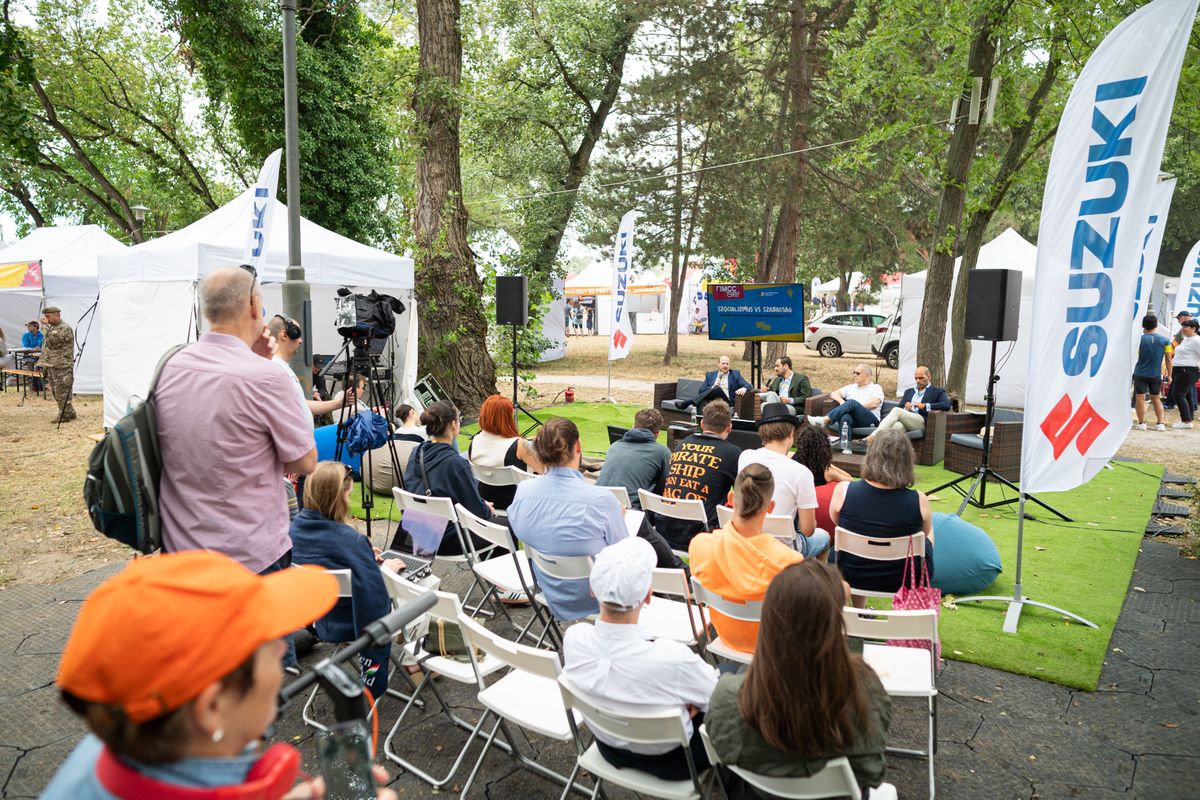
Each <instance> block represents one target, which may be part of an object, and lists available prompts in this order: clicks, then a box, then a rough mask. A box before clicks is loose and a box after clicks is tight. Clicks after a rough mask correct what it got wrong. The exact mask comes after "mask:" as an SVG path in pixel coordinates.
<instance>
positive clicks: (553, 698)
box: [479, 669, 579, 742]
mask: <svg viewBox="0 0 1200 800" xmlns="http://www.w3.org/2000/svg"><path fill="white" fill-rule="evenodd" d="M479 702H481V703H483V705H484V707H485V708H489V709H491V710H492V711H494V712H495V713H496V714H498V715H500V716H501V717H503V718H504V719H507V720H509V721H511V722H515V723H516V724H518V725H520V726H521V727H522V728H525V729H527V730H531V731H536V732H537V733H540V734H542V735H543V736H548V737H550V738H551V739H557V740H558V741H560V742H566V741H570V739H571V727H570V725H568V724H567V712H566V709H564V708H563V702H562V693H561V692H560V691H559V688H558V683H557V682H556V681H552V680H550V679H549V678H543V677H541V676H540V675H534V674H533V673H531V672H525V671H524V670H519V669H515V670H513V671H512V672H510V673H508V674H507V675H505V676H504V677H503V678H501V679H500V680H498V681H496V682H495V683H493V684H492V685H491V686H489V687H487V688H486V689H484V690H483V691H482V692H480V693H479ZM575 718H576V720H578V719H579V716H578V715H576V717H575Z"/></svg>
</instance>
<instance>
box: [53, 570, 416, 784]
mask: <svg viewBox="0 0 1200 800" xmlns="http://www.w3.org/2000/svg"><path fill="white" fill-rule="evenodd" d="M337 594H338V589H337V581H335V580H334V579H333V576H332V575H329V574H328V573H326V572H324V571H323V570H320V569H315V568H311V567H306V568H297V569H288V570H283V571H282V572H278V573H275V574H273V575H269V576H266V577H260V576H258V575H255V574H254V573H252V572H250V571H249V570H247V569H246V568H245V567H243V566H241V565H239V564H237V563H236V562H234V561H232V560H230V559H229V558H228V557H226V556H223V555H221V554H219V553H208V552H199V551H198V552H190V553H178V554H172V555H163V556H159V557H156V558H143V559H138V560H136V561H134V562H133V563H131V564H130V565H129V566H127V567H126V568H125V569H124V570H122V571H121V572H120V573H118V574H117V575H116V576H114V577H112V578H110V579H109V580H107V581H105V582H104V583H103V584H101V585H100V587H99V588H98V589H96V590H95V591H94V592H92V594H91V596H89V597H88V599H87V600H85V601H84V603H83V607H82V608H81V609H80V612H79V618H78V619H77V620H76V622H75V627H74V628H73V629H72V631H71V636H70V638H69V639H68V640H67V646H66V648H65V649H64V651H63V656H62V661H61V663H60V664H59V671H58V685H59V688H60V689H61V690H62V697H63V701H64V702H65V703H66V704H67V705H68V706H70V708H71V710H72V711H74V712H75V713H76V714H78V715H80V716H81V717H83V720H84V722H86V723H87V726H88V728H90V729H91V733H90V734H89V735H88V736H86V737H84V739H83V740H82V741H80V742H79V744H78V745H76V747H75V749H74V750H73V751H71V754H70V755H69V756H68V757H67V760H66V761H64V762H63V764H62V766H61V767H59V770H58V772H57V773H56V774H55V776H54V778H53V779H52V780H51V781H50V785H49V786H47V787H46V790H45V792H43V794H42V797H44V798H48V799H49V800H59V799H60V798H62V799H63V800H66V799H67V798H71V800H76V799H77V798H98V799H99V800H108V799H109V798H125V799H128V800H138V799H140V798H146V797H181V796H186V797H188V798H192V800H208V799H209V798H212V799H213V800H216V798H237V797H246V798H261V800H304V798H318V797H322V796H324V793H325V786H324V781H323V779H321V778H317V779H315V780H305V781H303V782H301V783H297V779H298V777H299V775H300V753H299V752H298V751H297V750H296V749H295V748H294V747H292V746H291V745H290V744H276V745H273V746H271V747H269V748H267V749H266V750H264V751H261V752H260V749H259V745H260V739H261V738H262V737H263V735H264V733H265V732H266V730H267V728H268V727H269V726H270V725H271V723H272V722H274V721H275V717H276V713H277V710H278V705H277V701H278V698H279V688H280V685H281V683H282V682H283V671H282V668H281V666H280V655H281V653H282V651H283V647H284V644H283V640H282V638H281V637H282V636H283V635H284V634H285V633H287V632H288V631H290V630H293V629H295V628H298V627H301V626H303V625H305V624H307V623H310V622H312V621H313V620H315V619H317V618H318V617H320V616H321V615H323V614H325V613H326V612H327V611H328V610H329V609H331V608H332V607H333V605H334V603H335V602H336V601H337ZM164 620H169V621H170V622H169V624H164ZM152 632H153V635H151V634H152ZM374 773H375V779H376V782H377V783H383V782H385V781H386V780H387V773H386V772H385V771H384V770H383V768H382V767H374ZM376 796H377V798H379V800H396V798H397V796H396V793H395V792H394V791H392V790H391V789H379V790H378V793H377V795H376Z"/></svg>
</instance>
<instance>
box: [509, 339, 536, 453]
mask: <svg viewBox="0 0 1200 800" xmlns="http://www.w3.org/2000/svg"><path fill="white" fill-rule="evenodd" d="M510 328H511V329H512V382H513V422H514V423H519V422H520V421H521V412H522V411H523V412H525V416H527V417H529V418H530V419H531V420H533V424H532V425H530V426H529V428H528V429H526V430H525V431H524V432H523V433H522V434H521V435H522V436H527V435H528V434H529V432H530V431H534V430H537V429H538V427H539V426H541V425H542V424H543V423H542V421H541V420H540V419H538V418H537V417H536V416H534V414H533V412H532V411H530V410H529V409H528V408H526V407H525V406H523V405H521V401H520V400H518V399H517V325H516V323H513V324H512V325H510ZM519 427H520V426H519V425H518V429H519Z"/></svg>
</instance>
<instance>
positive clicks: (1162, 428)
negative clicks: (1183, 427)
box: [1154, 422, 1167, 431]
mask: <svg viewBox="0 0 1200 800" xmlns="http://www.w3.org/2000/svg"><path fill="white" fill-rule="evenodd" d="M1166 429H1167V426H1166V425H1163V424H1162V423H1161V422H1160V423H1158V424H1157V425H1155V426H1154V430H1156V431H1165V430H1166Z"/></svg>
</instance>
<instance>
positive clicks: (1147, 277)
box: [1129, 178, 1175, 373]
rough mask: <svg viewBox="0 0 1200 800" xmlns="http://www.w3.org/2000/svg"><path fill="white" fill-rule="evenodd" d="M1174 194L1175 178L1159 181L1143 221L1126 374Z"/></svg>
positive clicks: (1139, 333)
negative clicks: (1148, 214) (1147, 213)
mask: <svg viewBox="0 0 1200 800" xmlns="http://www.w3.org/2000/svg"><path fill="white" fill-rule="evenodd" d="M1174 194H1175V179H1174V178H1170V179H1168V180H1165V181H1159V182H1158V184H1157V185H1155V187H1154V198H1153V199H1152V200H1151V202H1150V217H1149V218H1148V219H1147V220H1146V237H1145V238H1144V239H1142V255H1141V257H1140V258H1139V259H1138V276H1137V286H1136V287H1135V289H1134V294H1133V333H1132V335H1131V336H1130V339H1131V342H1130V344H1131V348H1130V352H1131V353H1132V356H1133V358H1132V360H1131V361H1130V362H1129V364H1130V373H1132V372H1133V366H1132V365H1134V364H1136V363H1137V355H1138V343H1139V342H1140V341H1141V338H1142V317H1144V316H1146V315H1147V314H1149V313H1150V290H1151V288H1153V286H1154V273H1155V272H1156V270H1157V268H1158V253H1159V251H1160V250H1162V240H1163V230H1164V229H1165V228H1166V227H1167V212H1168V211H1170V210H1171V197H1172V196H1173V195H1174Z"/></svg>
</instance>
